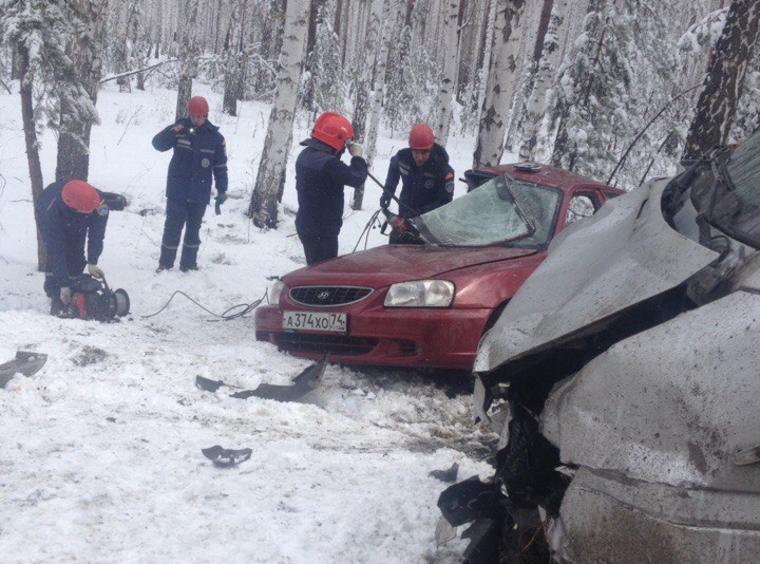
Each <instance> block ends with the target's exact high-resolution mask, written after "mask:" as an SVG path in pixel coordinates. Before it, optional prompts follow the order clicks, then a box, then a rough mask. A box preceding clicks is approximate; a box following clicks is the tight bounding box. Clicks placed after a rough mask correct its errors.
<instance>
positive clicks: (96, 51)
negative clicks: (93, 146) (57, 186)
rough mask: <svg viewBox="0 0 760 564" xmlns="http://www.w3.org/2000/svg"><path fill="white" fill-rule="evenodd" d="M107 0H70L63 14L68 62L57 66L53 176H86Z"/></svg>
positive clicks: (58, 178) (94, 114) (66, 177)
mask: <svg viewBox="0 0 760 564" xmlns="http://www.w3.org/2000/svg"><path fill="white" fill-rule="evenodd" d="M106 5H107V0H70V1H69V2H67V3H66V15H67V17H68V24H69V26H70V27H71V32H70V35H68V37H69V41H68V45H67V54H68V55H69V59H71V61H72V63H73V64H71V65H70V66H68V67H64V68H59V69H57V71H58V75H57V80H56V86H57V87H58V88H59V89H60V122H59V126H58V159H57V162H56V168H55V178H56V180H64V179H70V178H79V179H81V180H87V176H88V174H89V169H90V131H91V130H92V124H93V123H95V122H97V120H98V114H97V111H96V110H95V103H96V102H97V97H98V87H99V86H100V77H101V74H102V67H103V60H102V58H101V56H102V53H103V48H104V35H105V7H106Z"/></svg>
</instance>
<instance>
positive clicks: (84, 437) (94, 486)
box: [0, 86, 493, 563]
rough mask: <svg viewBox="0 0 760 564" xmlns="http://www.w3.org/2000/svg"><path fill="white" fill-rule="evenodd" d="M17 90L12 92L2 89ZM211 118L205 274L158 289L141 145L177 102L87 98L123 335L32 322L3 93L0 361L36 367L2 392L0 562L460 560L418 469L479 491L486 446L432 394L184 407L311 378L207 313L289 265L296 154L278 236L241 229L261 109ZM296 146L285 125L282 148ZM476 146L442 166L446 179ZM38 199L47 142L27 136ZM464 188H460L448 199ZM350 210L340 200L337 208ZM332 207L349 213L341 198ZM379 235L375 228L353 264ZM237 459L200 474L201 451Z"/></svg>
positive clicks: (348, 235)
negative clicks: (112, 202) (212, 179)
mask: <svg viewBox="0 0 760 564" xmlns="http://www.w3.org/2000/svg"><path fill="white" fill-rule="evenodd" d="M16 91H17V89H14V93H15V92H16ZM197 93H200V94H204V95H207V96H208V98H209V100H210V103H211V108H212V110H211V116H210V118H211V121H212V122H213V123H215V124H217V125H220V126H221V131H222V133H223V134H224V135H225V137H226V138H227V147H228V154H229V159H230V194H231V195H232V196H233V198H234V199H230V200H229V201H228V203H227V204H226V205H225V207H224V208H223V212H222V215H220V216H214V215H213V210H212V209H210V210H209V212H208V213H207V215H206V218H205V223H204V226H203V229H202V231H201V237H202V239H203V241H204V242H203V244H202V246H201V252H200V255H199V264H200V265H201V267H202V270H201V271H199V272H195V273H190V274H182V273H180V272H165V273H161V274H155V273H154V269H155V267H156V264H157V262H158V252H159V242H160V238H161V229H162V226H163V205H164V198H163V193H164V183H165V175H166V168H167V165H168V162H169V158H170V153H158V152H157V151H154V150H153V148H152V147H151V144H150V141H151V138H152V136H153V135H154V134H155V133H157V132H158V131H159V129H160V128H162V127H164V126H165V125H168V124H169V123H170V122H171V121H172V119H173V113H174V104H175V93H173V92H170V91H166V90H161V89H152V90H150V91H148V92H139V91H135V92H134V93H132V94H120V93H118V92H116V91H115V90H114V89H113V87H111V88H110V89H107V90H105V91H103V92H102V93H101V94H100V97H99V100H98V109H99V112H100V115H101V119H102V124H101V125H100V126H96V127H95V128H94V129H93V135H92V160H91V166H90V178H89V180H90V182H91V183H92V184H94V185H95V186H96V187H98V188H101V189H104V190H109V191H114V192H120V193H124V194H126V195H127V196H128V197H129V199H130V201H131V205H130V207H129V208H128V210H127V211H124V212H115V213H113V214H112V215H111V218H110V220H109V225H108V231H107V235H106V244H105V251H104V254H103V256H102V258H101V261H100V265H101V266H102V267H103V269H104V270H105V272H106V275H107V277H108V280H109V282H110V283H111V285H112V286H114V287H123V288H125V289H126V290H127V291H128V292H129V294H130V297H131V299H132V311H133V314H132V315H130V316H129V317H128V318H127V319H125V320H124V321H122V322H121V323H115V324H107V325H104V324H99V323H96V322H83V321H78V320H61V319H56V318H53V317H50V316H49V315H47V310H48V301H47V299H46V298H45V296H44V294H43V292H42V281H43V276H42V274H40V273H38V272H36V269H35V265H36V250H35V245H36V240H35V232H34V222H33V215H32V206H31V196H30V189H29V182H28V169H27V164H26V155H25V153H24V141H23V131H22V127H21V116H20V109H19V100H18V96H17V95H13V96H11V95H8V94H5V93H2V94H0V112H1V113H2V115H3V121H2V123H0V175H2V176H1V177H0V289H1V291H2V293H1V294H0V362H3V361H5V360H8V359H11V358H12V357H13V355H14V353H15V351H16V350H17V349H23V350H33V351H39V352H44V353H46V354H48V355H49V360H48V362H47V365H46V366H45V367H44V368H43V369H42V371H40V372H39V373H37V374H36V375H34V376H32V377H31V378H24V377H21V376H17V377H16V378H14V379H13V380H12V381H11V382H10V383H9V384H8V385H7V387H6V389H4V390H0V429H2V431H1V434H0V436H1V437H2V439H1V440H0V555H2V556H1V557H0V560H2V562H4V563H10V562H71V561H78V562H179V561H182V562H210V561H217V562H218V561H224V562H446V561H456V560H457V558H458V555H460V554H461V551H462V550H463V549H464V544H463V543H461V542H458V541H455V542H452V543H450V544H449V545H447V546H445V547H442V548H437V547H436V545H435V541H434V538H433V534H434V530H435V524H436V521H437V519H438V516H439V511H438V509H437V507H436V505H435V503H436V500H437V497H438V495H439V493H440V491H441V490H442V489H443V488H444V487H445V485H444V484H443V483H442V482H440V481H438V480H436V479H434V478H432V477H430V476H429V475H428V473H429V472H430V471H431V470H437V469H445V468H448V467H449V466H451V464H452V463H454V462H457V463H459V465H460V478H462V477H468V476H471V475H474V474H480V475H481V476H484V477H485V476H488V475H490V474H492V470H491V469H490V467H488V465H487V464H486V463H485V462H483V458H484V456H485V453H486V452H487V450H488V449H487V448H486V447H485V446H484V445H487V444H488V443H490V441H492V440H493V437H492V436H490V435H485V434H481V433H480V431H479V430H478V429H476V428H474V427H473V426H472V425H471V423H470V415H469V414H470V397H469V396H468V395H466V394H460V395H456V396H455V397H453V398H449V397H447V395H446V391H450V390H447V389H446V387H445V386H440V385H438V382H436V380H435V379H434V378H431V377H429V376H425V375H420V374H408V373H401V372H394V371H379V370H378V371H374V372H371V373H370V372H359V371H355V370H351V369H348V368H342V367H338V366H330V367H328V369H327V371H326V374H325V378H324V382H323V384H322V385H321V386H320V387H319V388H318V390H317V391H315V392H313V393H312V394H311V397H308V398H307V399H308V401H306V402H303V403H278V402H274V401H269V400H261V399H254V398H251V399H248V400H238V399H232V398H229V397H227V394H226V393H225V391H224V389H222V390H220V391H218V392H216V393H209V392H202V391H200V390H198V389H197V388H195V386H194V379H195V376H196V375H201V376H205V377H208V378H212V379H215V380H216V379H223V380H225V381H227V382H232V383H235V384H239V385H241V386H243V387H246V388H253V387H255V386H256V385H258V384H259V383H261V382H268V383H275V384H282V383H288V382H289V381H290V379H291V378H292V377H293V376H295V375H296V374H298V373H299V372H300V371H301V370H302V369H303V368H304V367H305V366H307V364H308V363H306V362H304V361H301V360H297V359H294V358H292V357H288V356H286V355H284V354H282V353H280V352H278V351H277V350H276V349H275V348H274V347H273V346H272V345H270V344H267V343H258V342H256V341H255V338H254V324H253V317H252V315H251V316H248V317H246V318H242V319H236V320H233V321H229V322H215V321H213V320H212V319H211V318H210V316H209V315H207V314H205V313H204V312H203V311H201V310H200V309H198V308H196V307H195V306H193V305H192V304H190V303H189V302H187V301H185V300H184V299H183V298H181V297H178V298H175V300H174V302H172V304H171V305H170V306H169V307H168V308H167V310H166V311H164V312H163V313H162V314H160V315H158V316H156V317H152V318H148V319H146V318H143V317H142V316H144V315H148V314H150V313H153V312H155V311H156V310H158V309H159V308H160V307H161V306H162V305H163V304H164V303H165V302H166V300H167V299H168V298H169V296H170V295H171V294H172V292H174V291H175V290H183V291H185V292H187V293H188V294H190V295H191V296H193V297H194V298H196V299H198V300H200V301H201V302H202V303H203V304H204V305H205V306H206V307H208V308H209V309H211V310H213V311H216V312H221V311H223V310H224V309H226V308H227V307H229V306H230V305H232V304H237V303H243V302H252V301H253V300H255V299H256V298H258V297H260V296H261V295H263V294H264V291H265V289H266V288H267V286H268V285H269V284H270V283H271V282H270V281H269V280H268V277H270V276H273V275H279V274H284V273H285V272H288V271H290V270H292V269H294V268H297V267H299V266H301V265H303V264H304V260H303V254H302V250H301V246H300V243H299V241H298V238H297V237H296V236H295V228H294V225H293V219H294V212H295V209H296V195H295V190H294V177H293V162H294V160H295V159H294V157H295V155H296V154H297V152H298V146H297V145H294V148H293V151H292V154H291V159H290V162H289V174H288V179H287V184H286V191H285V197H284V208H285V213H284V214H283V215H282V225H281V227H280V228H279V229H278V230H276V231H275V230H272V231H267V232H262V231H259V230H258V229H256V228H255V227H253V226H251V224H250V223H249V222H248V221H246V218H245V216H244V215H243V210H244V209H245V207H246V204H247V201H248V197H249V195H250V190H251V188H252V186H253V183H254V181H255V174H256V169H257V164H258V159H259V156H260V154H261V148H262V143H263V139H264V136H265V133H266V123H267V112H268V107H267V106H265V105H261V104H256V103H244V104H242V107H241V116H240V117H239V118H230V117H228V116H222V115H221V111H220V108H221V98H220V96H218V95H215V94H213V93H211V92H210V91H208V90H204V89H203V87H202V86H200V88H199V92H197ZM306 134H307V124H306V123H301V124H300V127H299V128H298V133H297V134H296V135H295V139H296V142H297V141H299V140H300V139H302V138H304V137H305V136H306ZM404 144H405V139H404V138H403V136H400V137H398V138H394V139H391V138H385V137H381V138H380V139H379V152H380V154H379V157H378V158H377V162H376V164H375V166H374V167H373V172H374V174H375V175H376V176H377V177H379V178H381V179H383V178H384V177H385V172H386V170H387V164H388V160H389V158H390V156H391V155H392V154H393V153H394V152H395V151H396V150H398V149H399V148H401V147H403V146H404ZM472 144H473V140H472V139H468V138H454V139H453V140H452V141H451V142H450V143H449V144H448V149H449V151H450V152H451V153H452V157H453V159H452V160H453V165H454V167H455V169H456V171H457V174H458V176H459V175H461V173H462V172H463V171H464V170H465V168H467V167H468V166H469V163H470V159H471V154H472ZM42 158H43V174H44V176H45V183H46V184H47V183H49V182H51V181H52V180H53V176H54V169H55V138H54V137H53V135H52V134H51V133H46V134H45V135H44V137H43V152H42ZM457 191H458V193H462V192H464V188H463V185H462V184H461V183H460V185H459V186H458V187H457ZM379 194H380V191H379V189H378V188H377V187H375V186H373V185H372V184H371V183H369V182H368V184H367V188H366V197H365V202H366V204H367V205H366V206H365V207H366V209H365V210H363V211H360V212H351V211H350V210H347V212H346V223H345V225H344V228H343V231H342V233H341V240H340V244H341V252H342V253H347V252H350V251H351V250H352V249H353V247H354V245H355V244H356V240H357V238H358V237H359V234H360V232H361V231H362V229H363V228H364V225H365V223H366V222H367V220H368V219H369V217H370V215H371V214H372V212H373V211H374V209H376V206H377V203H376V202H377V201H378V199H379ZM347 196H350V191H347ZM347 199H348V198H347ZM384 242H385V239H384V238H383V237H382V236H381V235H380V234H379V232H378V231H377V230H375V231H373V232H372V234H371V236H370V246H374V245H378V244H382V243H384ZM214 444H220V445H222V446H224V447H226V448H243V447H249V448H251V449H253V455H252V457H251V459H250V460H248V461H247V462H244V463H242V464H241V465H239V466H237V467H235V468H231V469H219V468H216V467H214V466H213V465H212V463H211V462H210V461H209V460H207V459H206V458H204V457H203V455H202V454H201V449H202V448H205V447H209V446H212V445H214Z"/></svg>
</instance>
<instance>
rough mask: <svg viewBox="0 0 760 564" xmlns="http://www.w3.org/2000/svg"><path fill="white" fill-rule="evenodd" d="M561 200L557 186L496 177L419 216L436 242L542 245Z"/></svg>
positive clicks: (426, 235)
mask: <svg viewBox="0 0 760 564" xmlns="http://www.w3.org/2000/svg"><path fill="white" fill-rule="evenodd" d="M560 201H561V194H560V192H559V191H557V190H553V189H551V188H546V187H544V186H539V185H536V184H530V183H528V182H520V181H516V180H513V179H509V178H507V177H504V176H496V177H494V178H492V179H491V180H489V181H487V182H485V183H484V184H482V185H480V186H479V187H478V188H476V189H475V190H473V191H472V192H469V193H468V194H466V195H464V196H462V197H461V198H457V199H456V200H454V201H453V202H451V203H449V204H447V205H445V206H442V207H440V208H438V209H435V210H433V211H430V212H428V213H425V214H423V215H421V216H420V217H418V218H415V219H414V224H415V226H416V227H417V228H418V229H419V231H420V234H421V235H422V237H423V238H424V239H425V240H426V241H428V242H430V243H433V244H437V245H443V246H455V247H482V246H487V245H495V244H499V243H506V242H510V241H511V242H512V245H514V246H520V247H537V246H542V245H545V244H546V243H548V242H549V240H550V239H551V236H552V233H553V231H554V229H553V227H554V222H555V220H556V217H557V210H558V208H559V205H560Z"/></svg>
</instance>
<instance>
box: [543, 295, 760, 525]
mask: <svg viewBox="0 0 760 564" xmlns="http://www.w3.org/2000/svg"><path fill="white" fill-rule="evenodd" d="M758 343H760V295H758V294H755V293H748V292H743V291H738V292H734V293H732V294H729V295H728V296H726V297H724V298H722V299H720V300H717V301H714V302H712V303H710V304H707V305H704V306H702V307H700V308H698V309H696V310H692V311H690V312H687V313H683V314H681V315H679V316H678V317H676V318H674V319H672V320H670V321H668V322H666V323H663V324H662V325H658V326H656V327H653V328H652V329H649V330H647V331H644V332H642V333H639V334H637V335H634V336H632V337H629V338H628V339H625V340H623V341H620V342H619V343H617V344H615V345H614V346H612V347H610V349H608V350H607V352H605V353H603V354H602V355H600V356H598V357H596V358H595V359H594V360H592V361H591V362H590V363H588V364H587V365H586V366H585V367H584V368H583V369H582V370H580V371H579V372H578V373H576V374H575V375H574V376H572V377H570V378H568V379H566V380H564V381H562V382H560V383H558V384H557V385H556V386H555V387H554V389H553V390H552V392H551V393H550V395H549V397H548V399H547V401H546V404H545V407H544V410H543V412H542V414H541V422H542V428H541V432H542V434H543V435H544V436H545V437H546V438H547V439H549V440H550V441H551V442H552V443H553V444H554V445H556V446H558V447H559V449H560V458H561V459H562V461H563V462H566V463H573V464H578V465H580V466H584V467H588V468H593V469H596V470H603V471H613V472H617V473H620V474H622V475H625V476H627V477H628V478H630V479H633V480H641V481H646V482H657V483H663V484H670V485H672V486H681V487H684V488H711V489H721V490H731V491H737V492H752V493H753V494H754V496H753V497H755V499H756V502H760V497H756V496H757V494H760V464H749V465H743V466H739V465H737V461H738V459H737V452H739V451H745V452H746V451H747V449H753V448H754V447H756V446H758V445H760V417H758V401H759V400H758V398H760V346H758ZM706 510H707V508H705V511H706ZM756 525H757V528H758V529H760V521H758V522H757V523H756Z"/></svg>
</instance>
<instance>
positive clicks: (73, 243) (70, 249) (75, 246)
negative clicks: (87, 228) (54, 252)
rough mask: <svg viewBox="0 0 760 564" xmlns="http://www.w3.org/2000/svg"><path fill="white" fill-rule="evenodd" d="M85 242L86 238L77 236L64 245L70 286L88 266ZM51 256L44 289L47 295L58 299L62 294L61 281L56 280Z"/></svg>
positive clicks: (46, 269)
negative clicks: (85, 256)
mask: <svg viewBox="0 0 760 564" xmlns="http://www.w3.org/2000/svg"><path fill="white" fill-rule="evenodd" d="M84 244H85V238H84V236H83V237H77V238H76V239H74V240H70V241H66V243H65V245H64V253H65V255H66V269H67V270H68V275H69V286H71V284H72V283H73V282H74V280H75V279H77V278H79V276H80V275H81V274H82V272H84V267H85V266H87V259H85V258H84ZM50 263H51V260H50V257H48V263H47V268H45V283H44V285H43V289H44V290H45V295H47V296H48V297H49V298H53V300H57V299H58V297H59V296H60V294H61V282H60V281H59V280H56V279H55V277H54V276H53V272H52V269H51V267H50Z"/></svg>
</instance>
